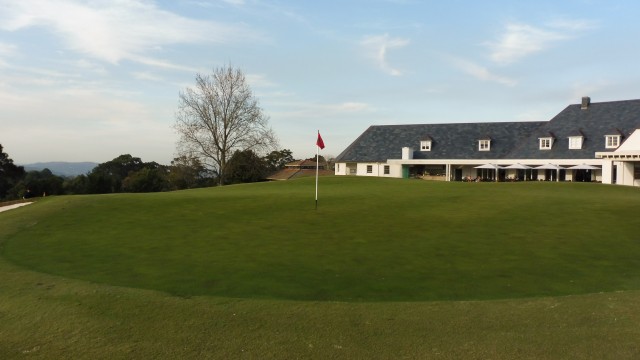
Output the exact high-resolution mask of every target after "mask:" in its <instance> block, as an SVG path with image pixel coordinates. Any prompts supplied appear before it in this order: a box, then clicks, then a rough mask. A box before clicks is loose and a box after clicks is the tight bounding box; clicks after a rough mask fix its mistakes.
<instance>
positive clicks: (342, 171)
mask: <svg viewBox="0 0 640 360" xmlns="http://www.w3.org/2000/svg"><path fill="white" fill-rule="evenodd" d="M335 174H336V175H347V163H336V164H335Z"/></svg>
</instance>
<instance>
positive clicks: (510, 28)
mask: <svg viewBox="0 0 640 360" xmlns="http://www.w3.org/2000/svg"><path fill="white" fill-rule="evenodd" d="M593 27H594V24H593V23H592V22H589V21H585V20H557V21H553V22H550V23H548V24H547V25H546V26H542V27H536V26H532V25H527V24H518V23H511V24H507V25H506V27H505V29H504V33H503V34H502V35H501V36H500V38H499V39H498V41H497V42H493V43H489V44H488V46H489V48H490V49H491V54H490V57H491V60H493V61H494V62H496V63H498V64H502V65H508V64H511V63H513V62H516V61H518V60H520V59H521V58H524V57H526V56H529V55H532V54H535V53H537V52H541V51H543V50H545V49H547V48H548V47H550V46H551V45H552V44H553V43H556V42H559V41H562V40H568V39H571V38H574V37H576V36H578V35H579V34H580V32H582V31H585V30H588V29H591V28H593Z"/></svg>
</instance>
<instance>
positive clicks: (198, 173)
mask: <svg viewBox="0 0 640 360" xmlns="http://www.w3.org/2000/svg"><path fill="white" fill-rule="evenodd" d="M293 160H294V159H293V157H292V153H291V151H290V150H288V149H283V150H274V151H272V152H270V153H269V154H267V155H266V156H259V155H257V154H256V153H255V152H253V150H242V151H241V150H236V151H235V152H234V153H233V155H232V156H231V157H230V158H229V160H228V163H227V166H226V168H225V175H224V179H225V180H224V183H225V184H235V183H245V182H256V181H264V180H265V179H266V177H267V176H268V175H269V174H271V173H273V172H276V171H278V170H279V169H282V168H284V165H285V164H286V163H288V162H291V161H293ZM220 177H221V176H220V174H219V173H218V172H216V171H213V170H211V169H210V168H208V167H206V166H205V165H204V164H202V162H201V161H200V160H199V159H198V158H196V157H190V156H187V155H181V156H179V157H177V158H175V159H173V161H171V165H161V164H158V163H156V162H144V161H142V160H141V159H140V158H138V157H134V156H131V155H129V154H126V155H120V156H118V157H116V158H115V159H113V160H111V161H107V162H105V163H102V164H99V165H98V166H96V167H95V168H94V169H93V170H91V171H90V172H89V173H87V174H83V175H78V176H73V177H63V176H58V175H55V174H53V173H52V172H51V171H50V170H49V169H44V170H41V171H36V170H32V171H25V169H24V167H22V166H17V165H15V164H14V162H13V160H12V159H11V158H10V157H9V155H8V154H7V153H5V152H4V151H3V147H2V145H1V144H0V201H7V200H15V199H21V198H29V197H36V196H46V195H79V194H109V193H122V192H132V193H140V192H161V191H173V190H183V189H193V188H199V187H208V186H215V185H218V184H220Z"/></svg>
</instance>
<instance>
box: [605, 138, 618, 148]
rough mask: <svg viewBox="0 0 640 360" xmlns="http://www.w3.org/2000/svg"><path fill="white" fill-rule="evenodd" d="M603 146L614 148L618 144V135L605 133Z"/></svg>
mask: <svg viewBox="0 0 640 360" xmlns="http://www.w3.org/2000/svg"><path fill="white" fill-rule="evenodd" d="M606 139H607V142H606V145H605V147H606V148H607V149H615V148H617V147H618V146H619V145H620V135H607V136H606Z"/></svg>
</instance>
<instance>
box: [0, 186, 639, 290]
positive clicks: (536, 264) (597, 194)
mask: <svg viewBox="0 0 640 360" xmlns="http://www.w3.org/2000/svg"><path fill="white" fill-rule="evenodd" d="M313 195H314V182H313V179H301V180H296V181H289V182H276V183H260V184H249V185H237V186H228V187H224V188H211V189H198V190H190V191H181V192H174V193H160V194H137V195H133V194H120V195H103V196H66V197H57V198H49V199H44V200H42V201H39V202H38V203H37V204H34V205H31V206H30V207H29V209H28V214H29V216H30V219H29V221H28V222H27V225H26V226H23V227H21V228H20V229H18V230H17V231H16V232H14V233H11V234H9V235H7V237H6V239H5V241H4V247H3V248H2V250H1V251H2V256H3V257H5V258H7V259H9V260H10V261H11V262H14V263H15V264H18V265H20V266H24V267H27V268H30V269H33V270H36V271H39V272H45V273H50V274H55V275H61V276H64V277H68V278H76V279H81V280H86V281H90V282H96V283H103V284H110V285H119V286H127V287H134V288H142V289H152V290H159V291H164V292H167V293H169V294H172V295H178V296H182V297H190V296H197V295H213V296H223V297H235V298H265V299H289V300H314V301H325V300H330V301H347V302H351V301H366V302H372V301H374V302H375V301H431V300H488V299H508V298H523V297H540V296H558V295H568V294H585V293H595V292H603V291H616V290H631V289H640V241H638V232H637V230H638V227H637V225H638V222H637V214H638V211H639V210H640V192H639V191H638V189H637V188H628V187H619V186H604V185H600V184H578V183H544V182H540V183H539V182H530V183H497V184H496V183H445V182H426V181H419V180H401V179H367V178H343V177H327V178H323V179H321V183H320V202H319V208H318V210H315V209H314V201H313ZM25 210H26V209H25Z"/></svg>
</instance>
